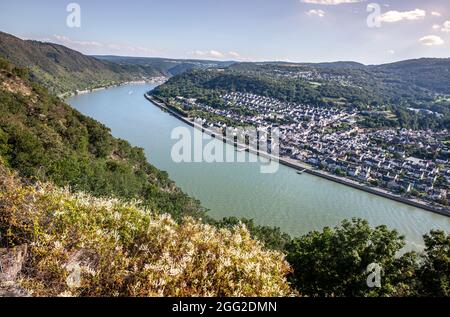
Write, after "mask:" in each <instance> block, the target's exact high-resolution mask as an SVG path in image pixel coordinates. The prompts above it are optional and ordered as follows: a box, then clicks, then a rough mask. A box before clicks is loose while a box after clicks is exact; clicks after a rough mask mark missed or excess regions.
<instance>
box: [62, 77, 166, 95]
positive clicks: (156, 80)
mask: <svg viewBox="0 0 450 317" xmlns="http://www.w3.org/2000/svg"><path fill="white" fill-rule="evenodd" d="M166 80H167V78H165V77H154V78H148V79H146V80H135V81H124V82H117V83H116V82H114V83H110V84H107V85H104V86H98V87H95V88H90V89H84V90H76V91H70V92H66V93H64V94H60V95H58V97H59V98H61V99H67V98H70V97H73V96H76V95H84V94H88V93H91V92H95V91H101V90H105V89H108V88H114V87H120V86H125V85H133V84H136V85H137V84H142V85H144V84H162V83H163V82H164V81H166Z"/></svg>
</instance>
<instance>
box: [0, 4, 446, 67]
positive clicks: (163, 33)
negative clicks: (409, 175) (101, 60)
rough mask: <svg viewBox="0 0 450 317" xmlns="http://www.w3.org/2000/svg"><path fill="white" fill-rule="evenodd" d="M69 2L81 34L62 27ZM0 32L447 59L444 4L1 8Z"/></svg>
mask: <svg viewBox="0 0 450 317" xmlns="http://www.w3.org/2000/svg"><path fill="white" fill-rule="evenodd" d="M71 2H75V3H77V4H79V6H80V8H81V15H80V17H81V27H80V28H70V27H68V25H67V23H66V19H67V16H68V15H69V13H68V12H67V11H66V8H67V5H68V4H69V3H71ZM346 2H350V3H346ZM372 2H374V3H375V4H377V5H378V8H379V9H380V14H379V15H376V19H373V18H370V19H369V20H370V21H371V22H373V21H377V22H379V23H380V25H379V27H373V26H374V25H373V23H372V24H370V26H371V27H369V25H368V23H367V19H368V16H369V15H370V14H372V12H373V11H370V12H368V11H367V6H368V4H369V3H372ZM0 30H1V31H3V32H7V33H11V34H14V35H16V36H19V37H21V38H24V39H37V40H42V41H51V42H55V43H59V44H63V45H66V46H69V47H71V48H74V49H76V50H79V51H81V52H83V53H86V54H113V55H129V56H159V57H172V58H200V59H217V60H251V61H262V60H285V61H297V62H319V61H337V60H354V61H358V62H362V63H365V64H379V63H386V62H392V61H397V60H403V59H409V58H418V57H450V1H449V0H385V1H379V2H377V1H376V0H374V1H372V0H370V1H364V0H239V1H238V0H127V1H118V0H114V1H112V0H110V1H105V0H76V1H62V0H53V1H52V0H40V1H35V0H28V1H26V0H14V1H5V0H2V1H1V3H0Z"/></svg>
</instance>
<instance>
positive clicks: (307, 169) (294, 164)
mask: <svg viewBox="0 0 450 317" xmlns="http://www.w3.org/2000/svg"><path fill="white" fill-rule="evenodd" d="M144 96H145V98H146V99H147V100H148V101H150V102H152V103H153V104H155V105H156V106H157V107H159V108H161V109H163V110H165V111H167V112H169V113H170V114H171V115H173V116H174V117H176V118H177V119H178V120H180V121H182V122H184V123H185V124H187V125H189V126H191V127H193V128H195V129H198V130H201V131H202V132H203V133H205V134H208V135H210V136H212V137H214V138H216V139H218V140H219V141H222V142H224V143H228V144H230V145H232V146H234V147H236V148H237V149H238V150H244V149H245V150H246V151H247V152H250V153H252V154H255V155H258V156H261V157H264V158H266V159H269V160H276V161H278V162H279V163H280V164H283V165H285V166H287V167H290V168H293V169H294V170H296V171H300V172H303V173H307V174H310V175H314V176H317V177H321V178H324V179H327V180H330V181H333V182H336V183H339V184H342V185H345V186H349V187H352V188H355V189H358V190H361V191H364V192H367V193H370V194H374V195H377V196H381V197H384V198H387V199H391V200H394V201H397V202H400V203H403V204H407V205H409V206H413V207H417V208H421V209H424V210H427V211H431V212H434V213H436V214H440V215H443V216H447V217H450V211H449V210H447V209H444V208H439V207H435V206H431V205H429V204H426V203H423V202H420V201H416V200H412V199H409V198H406V197H402V196H399V195H395V194H393V193H390V192H388V191H385V190H383V189H379V188H375V187H369V186H367V185H364V184H361V183H358V182H356V181H353V180H351V179H348V178H344V177H339V176H336V175H332V174H330V173H327V172H324V171H321V170H317V169H314V168H313V167H311V166H309V165H307V164H305V163H303V162H299V161H294V160H292V159H290V158H288V157H275V156H273V155H270V154H269V153H266V152H262V151H259V150H257V149H254V148H251V147H249V146H247V145H245V144H239V143H236V142H234V140H232V139H229V138H226V137H224V136H222V135H217V132H216V131H211V130H208V129H205V128H204V127H203V126H201V125H198V124H196V123H195V122H193V121H192V120H190V119H189V118H188V117H186V116H184V115H183V114H182V113H181V112H180V111H177V110H176V109H174V108H172V107H170V106H167V105H166V104H165V103H163V102H161V101H159V100H157V99H155V98H154V97H153V96H151V95H149V94H145V95H144Z"/></svg>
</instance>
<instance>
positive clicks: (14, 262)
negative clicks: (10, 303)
mask: <svg viewBox="0 0 450 317" xmlns="http://www.w3.org/2000/svg"><path fill="white" fill-rule="evenodd" d="M27 250H28V246H27V245H26V244H24V245H21V246H18V247H15V248H9V249H0V297H26V296H29V294H28V292H27V291H26V290H24V289H23V288H21V287H20V286H19V285H18V284H17V283H16V281H17V277H18V275H19V273H20V271H21V270H22V267H23V264H24V262H25V259H26V257H27Z"/></svg>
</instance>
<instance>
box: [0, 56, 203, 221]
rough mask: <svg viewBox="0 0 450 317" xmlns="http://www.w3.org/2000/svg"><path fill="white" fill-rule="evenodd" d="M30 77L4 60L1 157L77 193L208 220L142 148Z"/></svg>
mask: <svg viewBox="0 0 450 317" xmlns="http://www.w3.org/2000/svg"><path fill="white" fill-rule="evenodd" d="M27 77H28V73H27V71H26V70H23V69H21V68H16V67H14V66H12V64H10V63H8V62H6V61H0V155H2V156H3V157H4V158H5V160H6V164H7V165H8V166H10V167H12V168H15V169H18V170H19V171H20V174H21V175H22V176H24V177H28V178H30V177H32V178H37V179H39V180H44V181H47V180H48V181H52V182H53V183H55V184H56V185H59V186H70V187H71V188H72V189H73V190H74V191H87V192H89V193H92V194H93V195H96V196H117V197H121V198H123V199H135V198H139V199H141V200H142V204H143V205H145V207H147V208H151V209H153V210H155V211H159V210H164V212H166V213H171V214H172V215H173V216H174V217H175V218H176V219H180V218H181V216H185V215H191V216H194V217H199V218H200V217H203V216H204V215H205V213H204V210H203V209H202V208H201V207H200V204H199V203H198V202H197V201H195V200H193V199H191V198H190V197H188V196H187V195H185V194H184V193H183V192H181V190H180V189H179V188H177V187H176V185H175V184H174V183H173V182H172V181H171V180H170V179H169V178H168V175H167V173H165V172H162V171H159V170H158V169H156V168H155V167H153V166H152V165H150V164H149V163H148V162H147V159H146V157H145V155H144V152H143V150H142V149H140V148H135V147H132V146H130V144H129V143H128V142H126V141H123V140H119V139H116V138H113V137H112V136H111V133H110V130H109V129H108V128H106V127H105V126H103V125H102V124H100V123H98V122H97V121H95V120H93V119H90V118H88V117H85V116H83V115H82V114H80V113H79V112H78V111H76V110H74V109H73V108H71V107H70V106H68V105H67V104H65V103H64V102H62V101H61V100H60V99H58V98H57V97H54V96H52V95H51V94H49V93H48V91H47V90H46V89H45V88H43V87H42V86H40V85H38V84H35V83H31V82H30V81H29V80H28V79H27Z"/></svg>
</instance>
